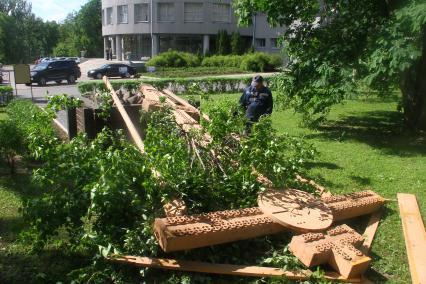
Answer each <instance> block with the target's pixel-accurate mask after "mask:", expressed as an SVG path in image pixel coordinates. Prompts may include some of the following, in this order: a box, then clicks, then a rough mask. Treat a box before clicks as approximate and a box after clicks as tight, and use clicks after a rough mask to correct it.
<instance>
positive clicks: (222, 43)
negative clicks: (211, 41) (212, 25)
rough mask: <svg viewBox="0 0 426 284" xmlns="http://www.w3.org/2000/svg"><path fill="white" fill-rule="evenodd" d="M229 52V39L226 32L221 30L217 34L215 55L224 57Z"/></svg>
mask: <svg viewBox="0 0 426 284" xmlns="http://www.w3.org/2000/svg"><path fill="white" fill-rule="evenodd" d="M230 52H231V42H230V39H229V35H228V32H227V31H226V30H221V31H219V32H218V34H217V39H216V53H217V54H219V55H226V54H229V53H230Z"/></svg>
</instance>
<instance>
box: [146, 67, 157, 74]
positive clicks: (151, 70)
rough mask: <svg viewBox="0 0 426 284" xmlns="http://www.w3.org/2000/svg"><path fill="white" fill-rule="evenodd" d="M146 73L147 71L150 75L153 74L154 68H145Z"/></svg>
mask: <svg viewBox="0 0 426 284" xmlns="http://www.w3.org/2000/svg"><path fill="white" fill-rule="evenodd" d="M146 71H148V72H150V73H153V72H155V66H148V67H147V68H146Z"/></svg>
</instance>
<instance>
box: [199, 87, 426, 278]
mask: <svg viewBox="0 0 426 284" xmlns="http://www.w3.org/2000/svg"><path fill="white" fill-rule="evenodd" d="M239 96H240V94H232V95H225V96H220V97H219V96H212V98H213V99H214V101H216V100H220V99H225V98H226V99H233V100H237V99H238V98H239ZM207 104H208V103H207ZM396 108H397V100H396V99H388V100H383V99H376V98H367V99H359V100H350V101H346V102H345V104H343V105H339V106H336V107H335V108H334V109H333V111H332V112H331V113H330V116H329V120H328V122H327V123H325V124H324V125H322V126H321V127H320V128H318V129H315V130H313V129H308V128H303V127H300V121H301V117H300V116H299V115H297V114H294V113H293V112H292V111H275V112H274V114H273V115H272V118H273V122H274V125H275V128H276V129H277V130H278V131H279V132H288V133H290V134H292V135H297V136H305V137H306V139H307V140H308V141H309V142H311V143H312V144H313V145H314V146H315V148H316V149H317V150H318V152H319V154H318V156H317V157H316V160H315V161H314V162H313V163H311V164H310V165H309V176H310V177H311V178H313V179H314V180H316V181H317V182H319V183H320V184H322V185H324V186H326V187H327V188H328V189H329V190H331V192H332V193H333V194H338V193H345V192H352V191H355V190H363V189H367V188H368V189H372V190H374V191H376V192H377V193H379V194H381V195H382V196H384V197H386V198H389V199H391V200H392V201H391V202H389V203H388V204H387V206H386V210H385V214H384V216H383V218H382V221H381V223H380V226H379V229H378V232H377V235H376V238H375V241H374V243H373V249H372V253H371V254H370V256H371V257H372V258H373V263H372V267H373V269H374V271H375V272H374V271H373V272H370V273H369V277H370V278H371V280H374V282H375V283H380V282H387V283H408V282H410V274H409V270H408V263H407V256H406V252H405V244H404V239H403V233H402V226H401V222H400V219H399V210H398V203H397V202H396V194H397V193H398V192H405V193H412V194H415V195H416V197H417V201H418V203H419V206H420V210H421V213H422V216H423V218H425V217H426V174H425V173H426V134H423V135H422V134H413V133H410V132H408V131H405V130H404V127H403V124H402V117H401V114H400V113H398V112H397V111H396ZM364 219H365V218H364Z"/></svg>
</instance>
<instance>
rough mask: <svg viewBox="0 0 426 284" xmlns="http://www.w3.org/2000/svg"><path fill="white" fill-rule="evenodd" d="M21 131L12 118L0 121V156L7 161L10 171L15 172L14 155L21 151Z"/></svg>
mask: <svg viewBox="0 0 426 284" xmlns="http://www.w3.org/2000/svg"><path fill="white" fill-rule="evenodd" d="M22 149H23V139H22V134H21V131H19V129H18V128H17V127H16V124H15V123H13V121H12V120H1V121H0V158H1V159H2V160H3V161H5V162H6V163H7V165H8V166H9V168H10V173H11V174H13V173H14V172H15V156H16V155H18V154H21V153H22Z"/></svg>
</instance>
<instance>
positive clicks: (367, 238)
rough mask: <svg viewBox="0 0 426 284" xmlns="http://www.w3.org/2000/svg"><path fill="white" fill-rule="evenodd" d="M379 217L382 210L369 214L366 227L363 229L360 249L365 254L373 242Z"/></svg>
mask: <svg viewBox="0 0 426 284" xmlns="http://www.w3.org/2000/svg"><path fill="white" fill-rule="evenodd" d="M381 217H382V210H379V211H376V212H374V213H373V214H371V217H370V220H369V221H368V225H367V228H366V229H365V231H364V234H363V235H362V236H363V237H364V243H363V244H362V250H363V252H364V253H365V254H367V253H368V252H369V251H370V249H371V245H372V244H373V240H374V236H375V235H376V231H377V228H378V227H379V223H380V219H381Z"/></svg>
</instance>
